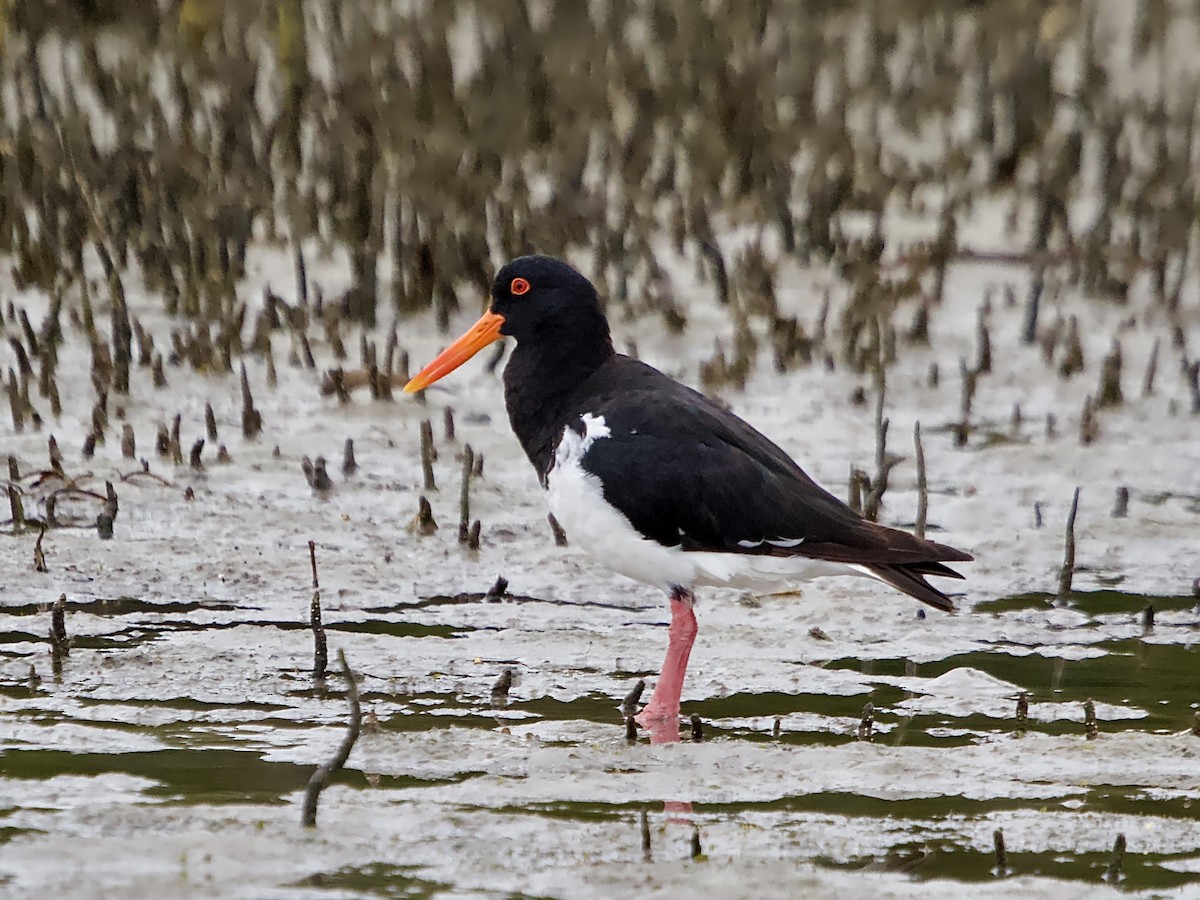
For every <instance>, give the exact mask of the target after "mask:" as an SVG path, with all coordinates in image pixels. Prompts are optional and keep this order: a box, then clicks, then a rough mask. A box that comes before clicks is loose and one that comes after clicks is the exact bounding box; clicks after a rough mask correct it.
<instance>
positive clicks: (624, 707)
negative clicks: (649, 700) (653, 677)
mask: <svg viewBox="0 0 1200 900" xmlns="http://www.w3.org/2000/svg"><path fill="white" fill-rule="evenodd" d="M645 690H646V679H645V678H639V679H638V682H637V684H635V685H634V686H633V690H631V691H630V692H629V693H628V694H626V695H625V699H624V700H622V701H621V715H623V716H625V717H629V716H632V715H633V714H634V713H635V712H637V706H638V704H639V703H640V702H641V700H642V693H643V692H644V691H645Z"/></svg>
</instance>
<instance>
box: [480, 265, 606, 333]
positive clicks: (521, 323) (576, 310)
mask: <svg viewBox="0 0 1200 900" xmlns="http://www.w3.org/2000/svg"><path fill="white" fill-rule="evenodd" d="M492 312H494V313H496V314H497V315H500V316H503V317H504V324H503V325H502V326H501V327H500V333H501V334H504V335H508V336H510V337H514V338H516V340H517V343H518V344H519V343H521V342H522V341H523V340H529V339H531V338H534V337H535V336H536V335H545V337H544V338H543V339H544V340H549V339H554V337H555V334H554V333H555V332H561V335H560V336H559V338H558V339H559V340H570V338H569V337H568V335H573V336H575V337H576V338H580V337H586V338H588V339H596V338H597V337H599V335H601V334H602V335H603V342H604V343H609V340H608V323H607V321H606V320H605V318H604V313H603V311H602V310H601V309H600V299H599V297H598V296H597V295H596V288H595V287H594V286H593V285H592V283H591V282H590V281H588V280H587V279H586V278H584V277H583V275H581V274H579V272H577V271H576V270H575V269H573V268H572V267H571V266H569V265H567V264H566V263H565V262H563V261H562V260H560V259H555V258H554V257H552V256H520V257H517V258H516V259H514V260H513V261H512V262H510V263H508V264H506V265H505V266H504V267H503V268H501V269H500V271H499V272H498V273H497V274H496V280H495V281H494V282H493V283H492Z"/></svg>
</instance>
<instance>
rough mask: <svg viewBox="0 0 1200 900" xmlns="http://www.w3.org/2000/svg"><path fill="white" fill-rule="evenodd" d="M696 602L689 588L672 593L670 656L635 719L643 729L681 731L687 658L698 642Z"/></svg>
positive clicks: (668, 639) (668, 633) (669, 635)
mask: <svg viewBox="0 0 1200 900" xmlns="http://www.w3.org/2000/svg"><path fill="white" fill-rule="evenodd" d="M695 602H696V598H695V596H693V594H692V592H691V591H689V590H687V589H686V588H681V587H676V588H674V589H673V590H672V591H671V627H670V629H669V630H668V632H667V635H668V637H667V656H666V659H664V660H663V664H662V672H660V673H659V676H658V681H657V682H656V683H655V685H654V693H653V694H651V695H650V702H649V703H647V704H646V706H645V708H644V709H643V710H642V711H641V712H640V713H638V714H637V716H636V718H637V723H638V724H639V725H641V726H642V727H643V728H650V729H651V731H654V730H655V726H656V725H660V726H661V725H662V724H663V723H666V724H669V725H674V726H675V727H676V729H678V723H679V695H680V693H682V691H683V677H684V675H685V674H686V673H687V664H688V656H689V655H691V652H692V644H693V643H694V642H695V640H696V614H695V613H694V612H693V611H692V605H693V604H694V603H695Z"/></svg>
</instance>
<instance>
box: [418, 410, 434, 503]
mask: <svg viewBox="0 0 1200 900" xmlns="http://www.w3.org/2000/svg"><path fill="white" fill-rule="evenodd" d="M435 459H437V451H436V450H434V449H433V423H432V422H430V421H429V420H428V419H422V420H421V474H422V475H423V476H424V478H425V490H427V491H436V490H437V482H436V481H434V480H433V461H434V460H435Z"/></svg>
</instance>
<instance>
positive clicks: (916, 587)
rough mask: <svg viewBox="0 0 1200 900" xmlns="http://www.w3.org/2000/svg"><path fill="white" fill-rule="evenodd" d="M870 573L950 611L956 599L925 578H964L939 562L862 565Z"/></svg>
mask: <svg viewBox="0 0 1200 900" xmlns="http://www.w3.org/2000/svg"><path fill="white" fill-rule="evenodd" d="M862 568H863V570H864V571H866V572H867V573H868V574H870V575H872V576H874V577H875V578H878V579H879V580H880V581H883V582H885V583H887V584H890V585H891V586H892V587H894V588H895V589H896V590H898V591H903V592H904V593H905V594H908V596H910V597H913V598H915V599H917V600H920V601H921V602H922V603H928V604H929V605H930V606H932V607H933V608H934V609H940V610H942V611H944V612H949V611H950V610H952V609H954V601H952V600H951V599H950V598H949V597H947V596H946V595H945V594H943V593H942V592H941V591H939V590H938V589H937V588H935V587H934V586H933V585H931V584H930V583H929V582H928V581H926V580H925V577H924V576H926V575H948V576H950V577H953V578H962V577H963V576H962V575H960V574H959V573H958V572H955V571H954V570H953V569H950V568H947V567H946V566H943V565H940V564H939V563H928V562H926V563H911V564H900V565H865V566H863V567H862Z"/></svg>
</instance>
